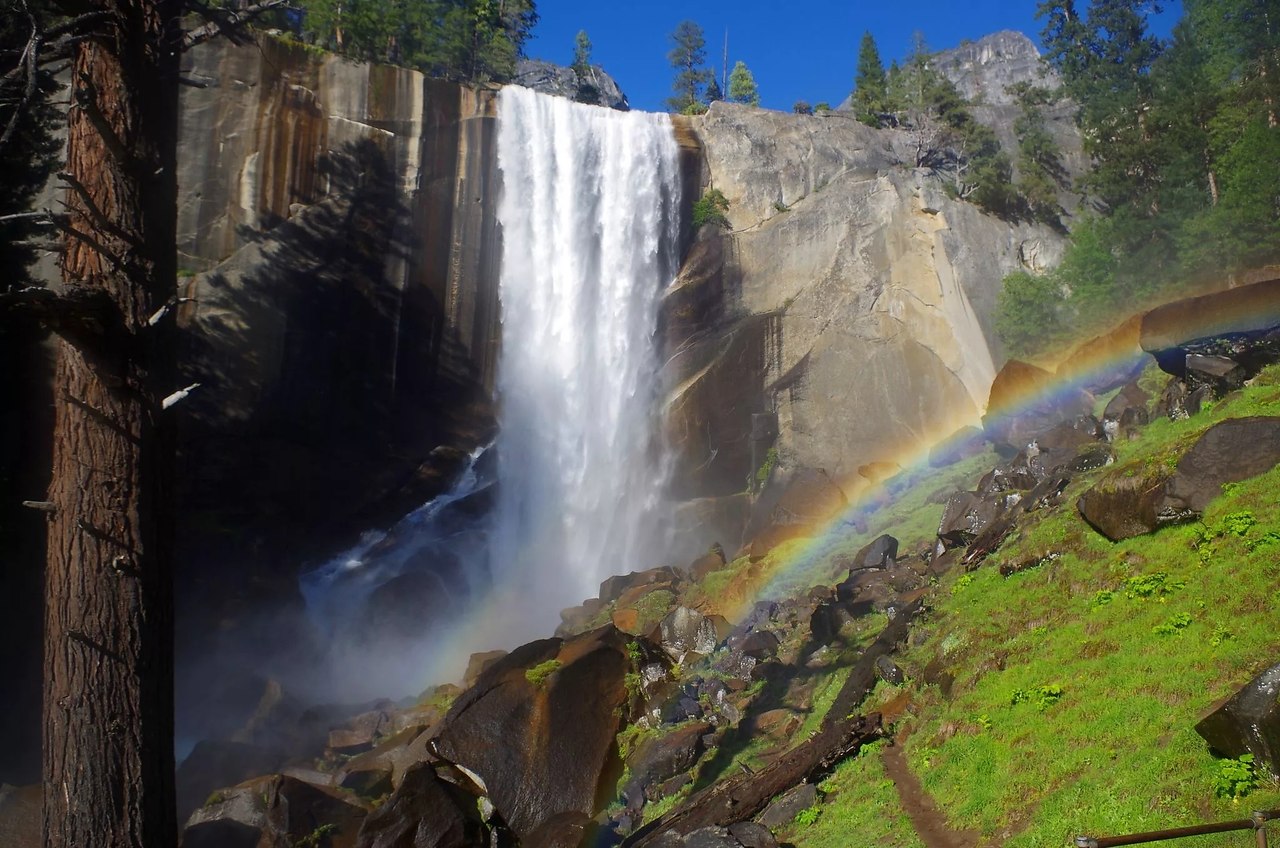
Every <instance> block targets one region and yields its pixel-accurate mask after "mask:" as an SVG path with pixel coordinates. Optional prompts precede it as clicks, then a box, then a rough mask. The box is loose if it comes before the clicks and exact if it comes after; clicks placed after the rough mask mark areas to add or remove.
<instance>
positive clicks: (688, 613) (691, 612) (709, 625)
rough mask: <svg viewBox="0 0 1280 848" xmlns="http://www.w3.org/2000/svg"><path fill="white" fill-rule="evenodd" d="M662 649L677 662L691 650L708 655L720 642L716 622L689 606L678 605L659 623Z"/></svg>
mask: <svg viewBox="0 0 1280 848" xmlns="http://www.w3.org/2000/svg"><path fill="white" fill-rule="evenodd" d="M658 632H659V634H660V639H659V641H660V643H661V645H662V649H663V650H664V651H666V652H667V655H668V656H670V657H671V658H672V659H673V660H675V661H676V662H683V661H684V657H685V655H686V654H688V653H689V652H691V651H692V652H693V653H695V654H702V655H703V656H706V655H707V654H710V653H711V652H712V651H714V650H715V649H716V645H718V644H720V633H719V632H718V631H717V628H716V622H715V621H714V620H712V619H711V618H710V617H708V616H705V615H703V614H702V613H700V612H698V611H697V610H695V609H690V608H689V607H676V608H675V609H674V610H672V611H671V612H670V613H668V614H667V616H666V618H664V619H662V623H661V624H659V625H658Z"/></svg>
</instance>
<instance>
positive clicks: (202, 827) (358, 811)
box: [182, 774, 367, 848]
mask: <svg viewBox="0 0 1280 848" xmlns="http://www.w3.org/2000/svg"><path fill="white" fill-rule="evenodd" d="M366 815H367V810H366V809H365V808H364V807H363V806H359V805H357V804H354V803H352V802H351V801H350V800H349V799H348V798H347V797H346V796H344V795H343V794H342V793H341V792H339V791H337V790H335V789H330V788H327V787H321V786H315V785H313V784H310V783H307V782H305V781H301V780H297V779H296V778H293V777H289V776H287V775H280V774H277V775H272V776H268V777H260V778H256V779H254V780H251V781H248V782H245V783H242V784H240V785H238V786H235V787H232V788H230V789H226V790H223V791H220V792H218V793H216V794H215V795H214V796H212V797H211V798H210V799H209V803H208V804H207V805H205V806H204V807H201V808H200V809H198V810H196V811H195V812H194V813H192V814H191V818H190V819H188V820H187V826H186V829H185V830H184V831H183V835H182V844H183V846H184V848H259V846H263V845H297V844H298V843H300V842H301V841H303V840H304V839H307V838H308V837H310V836H311V835H312V834H314V833H315V832H316V831H317V830H319V829H321V828H325V829H326V833H327V839H328V840H329V841H328V844H329V845H330V846H332V848H352V846H354V845H355V844H356V837H357V834H358V833H359V832H360V828H361V826H362V825H363V823H364V820H365V816H366Z"/></svg>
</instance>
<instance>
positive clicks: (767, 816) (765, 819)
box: [756, 783, 818, 830]
mask: <svg viewBox="0 0 1280 848" xmlns="http://www.w3.org/2000/svg"><path fill="white" fill-rule="evenodd" d="M816 803H818V789H817V787H816V786H814V785H813V784H812V783H802V784H800V785H799V786H796V787H794V788H792V789H788V790H787V791H786V792H784V793H782V794H781V795H780V796H778V799H777V800H776V801H774V802H773V803H772V804H770V805H769V806H767V807H765V808H764V812H762V813H761V814H760V815H758V816H756V821H758V822H759V823H760V824H762V825H764V826H765V827H767V828H769V829H770V830H777V829H778V828H780V827H784V826H786V825H789V824H791V823H792V822H793V821H795V819H796V814H797V813H799V812H800V811H801V810H807V809H809V808H810V807H812V806H813V805H814V804H816Z"/></svg>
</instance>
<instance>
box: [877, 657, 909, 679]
mask: <svg viewBox="0 0 1280 848" xmlns="http://www.w3.org/2000/svg"><path fill="white" fill-rule="evenodd" d="M876 676H877V677H879V678H880V679H881V680H883V681H884V682H885V683H889V684H892V685H894V686H901V685H902V684H903V683H906V682H907V676H906V675H905V674H903V673H902V669H900V668H898V664H897V663H895V662H894V661H893V660H891V659H889V658H888V657H877V658H876Z"/></svg>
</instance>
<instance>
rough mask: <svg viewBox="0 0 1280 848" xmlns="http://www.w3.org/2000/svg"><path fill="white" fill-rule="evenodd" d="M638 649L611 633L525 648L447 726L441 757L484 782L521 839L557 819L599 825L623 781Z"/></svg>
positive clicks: (483, 679)
mask: <svg viewBox="0 0 1280 848" xmlns="http://www.w3.org/2000/svg"><path fill="white" fill-rule="evenodd" d="M631 641H632V640H631V638H630V637H628V636H627V635H626V634H624V633H622V632H621V631H619V630H617V629H616V628H614V627H613V626H611V625H606V626H605V627H602V628H600V629H598V630H594V631H592V632H590V633H584V634H582V635H581V636H576V637H573V638H571V639H565V640H561V639H543V640H539V641H537V642H531V643H529V644H527V645H522V646H520V647H519V648H516V649H515V650H513V651H512V652H511V653H510V654H508V655H507V656H505V657H503V658H502V659H500V660H498V661H497V662H495V663H493V665H491V666H489V667H488V668H487V669H485V671H484V672H483V673H482V674H481V675H480V679H479V680H478V681H477V682H476V685H475V686H473V687H472V688H471V689H470V690H468V691H466V692H464V693H463V694H462V695H461V696H460V697H459V698H458V700H457V701H455V702H454V704H453V706H452V707H451V708H450V710H449V714H448V715H447V716H445V719H444V721H443V722H442V726H441V728H440V732H439V735H438V736H437V737H436V739H435V749H436V751H437V752H438V754H439V755H440V756H441V757H442V758H443V759H445V760H446V761H448V762H451V763H456V764H457V765H459V766H463V767H465V768H466V769H468V770H469V771H470V772H471V773H473V774H475V775H477V776H478V777H479V779H480V780H481V781H483V784H484V787H485V788H486V792H487V794H488V796H489V797H490V798H491V799H492V801H493V804H494V806H495V807H496V808H497V810H498V812H499V814H500V815H501V816H502V818H503V820H504V821H505V822H506V823H507V825H508V826H509V827H510V828H511V830H512V831H513V832H514V833H515V834H516V836H517V837H518V838H520V839H524V838H526V837H528V836H529V835H530V834H532V833H533V832H534V831H535V830H537V828H538V827H539V826H540V825H541V824H542V823H543V822H545V821H546V820H547V819H549V818H551V817H552V816H554V815H556V814H558V813H566V812H574V811H576V812H581V813H584V814H586V815H594V814H595V813H596V812H597V811H598V810H597V802H598V799H600V798H601V797H602V794H603V790H604V788H605V787H606V786H607V785H608V784H609V782H610V781H612V780H616V779H617V777H618V773H619V772H620V770H621V764H620V763H619V762H618V760H617V748H616V745H615V744H614V738H615V737H616V736H617V733H618V730H619V729H620V727H621V724H622V720H623V714H624V710H625V708H626V705H627V703H628V701H629V699H630V696H629V693H628V691H627V686H626V680H625V678H626V675H627V673H628V672H630V671H633V669H632V668H631V660H630V657H629V652H628V649H629V647H630V644H631ZM495 740H502V744H501V745H496V744H494V742H495Z"/></svg>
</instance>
